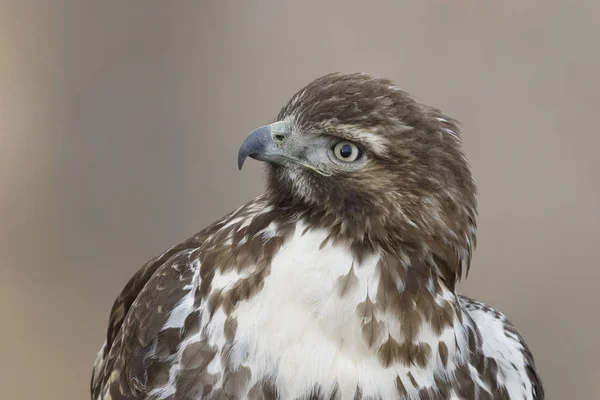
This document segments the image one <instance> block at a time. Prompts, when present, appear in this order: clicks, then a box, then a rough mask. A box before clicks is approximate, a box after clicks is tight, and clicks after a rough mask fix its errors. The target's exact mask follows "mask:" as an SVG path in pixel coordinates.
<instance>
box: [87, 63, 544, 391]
mask: <svg viewBox="0 0 600 400" xmlns="http://www.w3.org/2000/svg"><path fill="white" fill-rule="evenodd" d="M247 157H251V158H253V159H256V160H259V161H264V162H265V163H266V171H267V174H266V180H267V188H266V191H265V193H264V194H263V195H261V196H259V197H257V198H255V199H254V200H252V201H250V202H249V203H247V204H245V205H243V206H242V207H240V208H238V209H237V210H235V211H233V212H231V213H230V214H228V215H227V216H225V217H223V218H221V219H220V220H218V221H216V222H215V223H213V224H212V225H210V226H208V227H207V228H205V229H204V230H202V231H200V232H199V233H198V234H196V235H194V236H193V237H191V238H189V239H188V240H186V241H184V242H182V243H180V244H178V245H176V246H174V247H172V248H170V249H169V250H167V251H166V252H164V253H163V254H162V255H160V256H158V257H156V258H154V259H152V260H150V261H149V262H148V263H147V264H146V265H144V266H143V267H142V268H141V269H140V270H139V271H138V272H137V273H136V274H135V275H134V276H133V277H132V278H131V279H130V281H129V282H128V283H127V285H126V286H125V288H124V289H123V291H122V292H121V294H120V295H119V297H118V298H117V299H116V301H115V303H114V306H113V308H112V311H111V313H110V320H109V325H108V331H107V336H106V341H105V343H104V345H103V347H102V348H101V350H100V352H99V353H98V356H97V359H96V362H95V364H94V370H93V376H92V380H91V396H92V398H93V399H112V400H125V399H127V400H129V399H148V400H150V399H152V400H160V399H177V400H180V399H181V400H183V399H240V400H241V399H253V400H255V399H256V400H258V399H265V400H273V399H290V400H292V399H299V400H302V399H306V400H308V399H311V400H321V399H323V400H329V399H331V400H334V399H335V400H346V399H356V400H359V399H364V400H366V399H382V400H388V399H466V400H470V399H538V400H541V399H543V398H544V389H543V387H542V383H541V381H540V377H539V375H538V372H537V369H536V366H535V364H534V359H533V357H532V355H531V352H530V350H529V348H528V346H527V344H526V343H525V341H524V340H523V338H522V336H521V335H520V334H519V332H518V331H517V330H516V329H515V327H514V326H513V325H512V324H511V323H510V322H509V321H508V319H507V318H506V317H505V316H504V315H503V314H502V313H500V312H498V311H496V310H495V309H493V308H491V307H489V306H487V305H485V304H483V303H480V302H478V301H476V300H473V299H470V298H468V297H464V296H460V295H458V294H457V292H456V285H457V283H458V282H459V281H460V279H461V278H463V276H466V274H467V273H468V270H469V265H470V260H471V255H472V252H473V249H474V247H475V233H476V214H477V211H476V206H477V204H476V187H475V184H474V181H473V179H472V176H471V172H470V167H469V165H468V163H467V160H466V158H465V155H464V153H463V150H462V145H461V138H460V135H459V129H458V128H457V122H456V121H454V120H453V119H451V118H449V117H447V116H445V115H443V114H442V113H441V112H440V111H439V110H438V109H435V108H432V107H429V106H426V105H423V104H419V103H418V102H416V101H415V100H413V99H412V98H411V97H410V96H409V95H408V94H407V93H406V92H404V91H403V90H401V89H400V88H399V87H398V86H397V85H396V84H395V83H394V82H393V81H391V80H388V79H384V78H380V77H375V76H372V75H368V74H362V73H357V74H339V73H336V74H328V75H325V76H323V77H321V78H318V79H316V80H314V81H312V82H311V83H309V84H308V85H307V86H306V87H304V88H303V89H301V90H300V91H299V92H297V93H296V94H295V95H294V96H292V98H291V99H290V100H289V102H288V103H287V104H286V105H285V106H284V107H283V108H282V109H281V111H280V112H279V114H278V116H277V118H276V121H275V122H274V123H272V124H269V125H266V126H263V127H261V128H258V129H256V130H255V131H254V132H252V133H251V134H250V135H249V136H248V137H247V138H246V139H245V141H244V142H243V143H242V145H241V148H240V150H239V154H238V165H239V168H240V169H241V168H242V165H243V164H244V161H245V160H246V159H247Z"/></svg>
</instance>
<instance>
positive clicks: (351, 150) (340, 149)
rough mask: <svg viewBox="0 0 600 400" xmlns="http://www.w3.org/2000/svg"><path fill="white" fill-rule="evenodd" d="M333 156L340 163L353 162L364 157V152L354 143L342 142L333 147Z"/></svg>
mask: <svg viewBox="0 0 600 400" xmlns="http://www.w3.org/2000/svg"><path fill="white" fill-rule="evenodd" d="M333 154H334V155H335V157H336V158H337V159H338V160H340V161H344V162H352V161H356V160H358V159H359V158H360V157H361V156H362V150H361V149H360V148H359V147H358V146H357V145H355V144H354V143H350V142H346V141H341V142H338V143H337V144H336V145H335V146H333Z"/></svg>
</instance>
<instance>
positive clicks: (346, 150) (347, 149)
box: [340, 144, 352, 158]
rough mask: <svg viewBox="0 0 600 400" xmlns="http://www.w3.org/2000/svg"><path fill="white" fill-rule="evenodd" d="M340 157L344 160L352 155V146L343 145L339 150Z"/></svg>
mask: <svg viewBox="0 0 600 400" xmlns="http://www.w3.org/2000/svg"><path fill="white" fill-rule="evenodd" d="M340 155H341V156H342V157H344V158H348V157H350V156H351V155H352V146H350V145H349V144H345V145H343V146H342V148H341V149H340Z"/></svg>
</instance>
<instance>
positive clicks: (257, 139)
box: [238, 121, 291, 169]
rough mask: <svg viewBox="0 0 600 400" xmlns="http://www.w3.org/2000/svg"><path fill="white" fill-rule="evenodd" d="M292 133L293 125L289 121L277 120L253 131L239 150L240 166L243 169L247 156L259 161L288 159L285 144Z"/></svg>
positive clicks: (276, 161)
mask: <svg viewBox="0 0 600 400" xmlns="http://www.w3.org/2000/svg"><path fill="white" fill-rule="evenodd" d="M290 133H291V127H290V125H289V123H288V122H287V121H279V122H275V123H273V124H271V125H265V126H262V127H260V128H258V129H256V130H255V131H253V132H252V133H251V134H250V135H248V137H247V138H246V140H244V143H242V146H241V147H240V151H239V152H238V168H239V169H242V166H243V165H244V161H246V158H248V157H250V158H254V159H255V160H259V161H267V162H275V163H278V162H281V161H282V160H284V159H287V158H288V157H287V156H286V154H285V152H284V150H283V144H284V143H285V141H286V140H287V138H288V137H289V135H290Z"/></svg>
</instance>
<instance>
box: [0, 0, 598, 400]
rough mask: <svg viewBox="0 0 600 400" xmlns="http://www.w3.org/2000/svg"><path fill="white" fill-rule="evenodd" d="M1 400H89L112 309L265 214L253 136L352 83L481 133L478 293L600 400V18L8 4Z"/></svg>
mask: <svg viewBox="0 0 600 400" xmlns="http://www.w3.org/2000/svg"><path fill="white" fill-rule="evenodd" d="M0 4H1V5H0V268H1V274H0V354H1V359H0V387H2V395H1V397H2V399H7V400H8V399H15V400H17V399H38V398H39V399H41V398H43V399H47V400H55V399H64V400H71V399H73V400H75V399H85V398H88V396H89V395H88V388H89V379H90V371H91V366H92V363H93V361H94V358H95V355H96V352H97V350H98V348H99V347H100V345H101V343H102V341H103V339H104V334H105V328H106V324H107V318H108V313H109V310H110V307H111V305H112V301H113V300H114V298H115V297H116V295H117V294H118V293H119V291H120V290H121V288H122V287H123V285H124V284H125V282H126V281H127V279H129V277H130V276H131V275H132V274H133V273H134V272H135V271H136V270H137V269H138V268H139V267H140V266H141V265H142V264H143V263H144V262H145V261H146V260H147V259H149V258H151V257H153V256H155V255H156V254H158V253H160V252H162V251H163V250H164V249H166V248H167V247H169V246H171V245H172V244H175V243H177V242H179V241H181V240H183V239H185V238H187V237H188V236H190V235H192V234H193V233H195V232H196V231H199V230H200V229H202V228H203V227H204V226H206V225H207V224H208V223H210V222H212V221H214V220H215V219H217V218H219V217H220V216H222V215H223V214H225V213H227V212H229V211H231V210H232V209H233V208H234V207H237V206H238V205H241V204H242V203H243V202H246V201H248V200H250V199H251V198H253V197H254V196H256V195H258V194H260V193H261V192H262V190H263V180H262V167H261V166H260V165H259V163H257V162H248V163H247V166H246V167H245V168H244V170H243V171H242V172H239V171H238V170H237V167H236V156H237V150H238V147H239V145H240V143H241V142H242V140H243V138H244V137H245V136H246V135H247V134H248V133H249V132H250V131H251V130H252V129H254V128H256V127H258V126H260V125H263V124H265V123H268V122H271V120H272V119H273V118H274V117H275V115H276V114H277V112H278V110H279V108H280V107H281V106H282V105H283V104H284V102H285V101H287V99H288V98H289V97H290V96H291V95H292V94H293V93H294V92H295V91H296V90H298V89H300V88H301V87H302V86H304V85H305V84H307V83H308V82H309V81H310V80H312V79H314V78H316V77H318V76H321V75H323V74H325V73H328V72H332V71H341V72H357V71H364V72H371V73H375V74H377V75H381V76H385V77H389V78H392V79H394V80H396V81H397V82H398V83H399V84H400V86H401V87H403V88H404V89H406V90H407V91H409V92H410V93H412V94H413V95H414V96H415V97H416V98H417V99H418V100H419V101H422V102H425V103H428V104H431V105H434V106H436V107H439V108H441V109H442V110H443V111H444V112H445V113H446V114H448V115H450V116H451V117H454V118H456V119H458V120H459V121H460V122H461V123H462V129H463V136H464V141H465V147H466V152H467V155H468V158H469V160H470V162H471V164H472V167H473V170H474V175H475V178H476V180H477V183H478V186H479V191H480V196H479V201H480V217H479V220H478V221H479V235H478V239H479V240H478V243H479V244H478V248H477V249H476V252H475V258H474V262H473V265H472V269H471V274H470V276H469V279H467V281H465V282H464V283H463V284H461V286H460V292H461V293H464V294H468V295H470V296H473V297H476V298H478V299H480V300H482V301H485V302H488V303H489V304H491V305H493V306H495V307H497V308H498V309H500V310H502V311H504V312H505V313H506V314H507V315H508V317H509V318H510V319H511V321H512V322H514V323H515V324H516V326H517V327H518V328H519V329H520V331H521V332H522V334H523V335H524V336H525V338H526V339H527V341H528V343H529V344H530V346H531V349H532V351H533V353H534V355H535V358H536V360H537V363H538V366H539V369H540V372H541V376H542V378H543V380H544V383H545V386H546V390H547V393H548V399H550V400H554V399H599V398H600V363H599V362H598V360H599V359H600V346H599V345H598V338H599V337H600V332H599V328H600V321H599V318H600V313H599V312H598V307H599V305H600V304H599V300H598V298H599V297H598V296H599V295H600V290H599V289H598V281H599V278H600V272H599V267H600V265H599V262H598V259H599V258H598V248H599V245H600V244H599V239H600V229H599V228H600V217H599V211H598V209H599V202H600V179H599V177H598V175H599V172H600V161H599V160H600V157H599V156H598V145H599V144H600V139H599V138H598V135H599V132H598V128H597V126H598V120H599V112H600V111H599V110H600V95H599V93H600V85H599V83H598V73H599V71H600V51H598V37H599V35H600V22H599V21H600V17H599V13H600V2H597V1H583V0H582V1H570V2H566V1H564V2H560V1H549V0H545V1H537V2H533V1H526V0H511V1H486V2H483V1H473V0H470V1H469V0H456V1H441V0H439V1H410V2H408V1H401V0H385V1H372V2H366V1H348V0H345V1H343V0H339V1H304V0H303V1H294V2H291V1H275V0H272V1H267V0H247V1H243V0H238V1H216V0H215V1H184V0H182V1H172V2H167V1H158V0H156V1H152V0H144V1H141V0H140V1H133V0H132V1H122V0H120V1H109V0H103V1H100V0H96V1H85V0H73V1H66V0H53V1H42V0H39V1H31V0H18V1H17V0H15V1H5V0H0Z"/></svg>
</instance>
